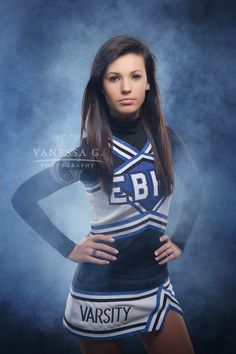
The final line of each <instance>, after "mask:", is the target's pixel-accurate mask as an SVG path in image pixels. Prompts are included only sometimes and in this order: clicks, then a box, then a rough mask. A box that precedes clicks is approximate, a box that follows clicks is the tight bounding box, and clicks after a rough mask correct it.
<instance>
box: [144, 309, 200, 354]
mask: <svg viewBox="0 0 236 354" xmlns="http://www.w3.org/2000/svg"><path fill="white" fill-rule="evenodd" d="M139 338H140V339H141V341H142V343H143V345H144V347H145V349H146V350H147V353H148V354H159V353H160V354H194V350H193V347H192V343H191V339H190V337H189V334H188V330H187V327H186V324H185V322H184V319H183V317H182V316H181V315H180V314H179V313H177V312H175V311H171V310H170V311H169V312H168V314H167V316H166V319H165V322H164V324H163V327H162V330H161V331H156V332H149V333H140V334H139Z"/></svg>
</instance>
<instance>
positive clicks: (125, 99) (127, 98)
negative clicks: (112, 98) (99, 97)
mask: <svg viewBox="0 0 236 354" xmlns="http://www.w3.org/2000/svg"><path fill="white" fill-rule="evenodd" d="M134 100H135V98H131V97H126V98H122V99H121V100H119V101H120V102H121V101H134Z"/></svg>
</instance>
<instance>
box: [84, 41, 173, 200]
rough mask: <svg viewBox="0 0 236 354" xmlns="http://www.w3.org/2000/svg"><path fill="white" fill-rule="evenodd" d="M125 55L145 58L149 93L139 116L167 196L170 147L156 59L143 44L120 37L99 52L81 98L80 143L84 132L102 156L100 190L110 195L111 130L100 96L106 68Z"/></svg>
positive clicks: (170, 174) (170, 184)
mask: <svg viewBox="0 0 236 354" xmlns="http://www.w3.org/2000/svg"><path fill="white" fill-rule="evenodd" d="M127 53H135V54H139V55H142V56H143V58H144V62H145V68H146V73H147V81H148V83H149V85H150V90H148V91H146V95H145V100H144V103H143V105H142V106H141V110H140V114H141V115H142V116H143V123H142V124H143V127H144V129H145V131H146V133H147V136H148V138H149V139H150V141H151V143H152V147H153V154H154V160H155V171H156V174H157V178H158V181H159V183H160V184H161V185H162V188H163V191H164V193H165V194H166V195H170V194H171V193H172V192H173V188H174V174H173V167H172V153H171V145H170V141H169V136H168V131H167V128H166V126H165V123H164V117H163V110H162V107H161V100H160V92H159V88H158V85H157V82H156V79H155V77H156V64H155V56H154V55H153V54H152V53H151V52H150V50H149V49H148V47H147V45H146V44H145V43H144V42H143V41H141V40H139V39H137V38H134V37H131V36H129V35H119V36H116V37H113V38H111V39H109V40H108V41H107V42H105V43H104V44H103V45H102V46H101V47H100V49H99V50H98V52H97V54H96V56H95V58H94V61H93V64H92V69H91V73H90V78H89V81H88V83H87V86H86V88H85V91H84V94H83V99H82V121H81V140H82V138H83V133H84V132H85V133H87V134H86V136H87V138H86V139H87V143H88V145H89V146H90V147H91V148H96V149H97V151H98V155H100V156H102V160H103V162H102V163H99V164H98V166H99V168H98V171H99V173H98V178H99V181H100V182H101V184H102V189H103V191H104V192H105V193H106V194H107V195H110V194H111V191H112V179H113V163H112V131H111V128H110V125H109V118H108V117H109V109H108V106H107V103H106V101H105V97H104V95H103V93H102V91H103V86H102V82H103V76H104V74H105V71H106V69H107V67H108V65H109V64H111V63H112V62H113V61H114V60H116V59H117V58H118V57H120V56H121V55H124V54H127Z"/></svg>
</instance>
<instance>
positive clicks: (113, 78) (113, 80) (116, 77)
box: [108, 75, 118, 82]
mask: <svg viewBox="0 0 236 354" xmlns="http://www.w3.org/2000/svg"><path fill="white" fill-rule="evenodd" d="M117 79H118V76H116V75H113V76H110V77H109V79H108V80H109V81H111V82H116V81H117Z"/></svg>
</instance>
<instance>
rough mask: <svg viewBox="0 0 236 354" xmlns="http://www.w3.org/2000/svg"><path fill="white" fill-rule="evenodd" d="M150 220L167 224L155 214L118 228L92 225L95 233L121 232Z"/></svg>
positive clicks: (125, 223) (117, 226)
mask: <svg viewBox="0 0 236 354" xmlns="http://www.w3.org/2000/svg"><path fill="white" fill-rule="evenodd" d="M150 219H156V221H157V222H158V221H162V222H164V223H165V224H166V223H167V222H166V219H164V218H162V217H161V216H158V215H153V214H151V215H150V214H147V215H144V216H142V217H140V218H137V219H136V220H133V221H130V222H127V221H126V222H124V223H123V224H120V225H116V226H111V227H104V225H101V226H97V225H93V223H91V228H92V229H93V231H96V230H99V232H105V231H115V230H119V231H121V229H124V228H127V227H131V226H135V225H137V223H140V222H146V221H149V220H150ZM94 226H96V229H94ZM162 227H163V226H162Z"/></svg>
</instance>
